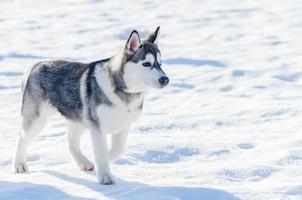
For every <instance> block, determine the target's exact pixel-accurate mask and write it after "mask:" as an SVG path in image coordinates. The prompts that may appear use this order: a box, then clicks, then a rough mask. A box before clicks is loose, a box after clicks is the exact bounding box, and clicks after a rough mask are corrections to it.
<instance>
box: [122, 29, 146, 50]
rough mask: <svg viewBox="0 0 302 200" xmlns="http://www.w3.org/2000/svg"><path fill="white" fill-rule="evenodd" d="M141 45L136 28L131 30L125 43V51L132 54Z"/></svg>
mask: <svg viewBox="0 0 302 200" xmlns="http://www.w3.org/2000/svg"><path fill="white" fill-rule="evenodd" d="M141 45H142V44H141V40H140V37H139V34H138V32H137V31H136V30H134V31H132V33H131V34H130V36H129V38H128V40H127V43H126V50H127V53H128V54H134V53H135V52H136V51H137V50H138V48H139V47H140V46H141Z"/></svg>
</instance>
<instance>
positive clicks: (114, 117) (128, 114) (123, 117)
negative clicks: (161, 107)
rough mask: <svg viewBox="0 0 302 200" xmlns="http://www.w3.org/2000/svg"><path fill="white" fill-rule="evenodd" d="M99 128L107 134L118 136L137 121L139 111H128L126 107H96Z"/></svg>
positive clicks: (137, 109)
mask: <svg viewBox="0 0 302 200" xmlns="http://www.w3.org/2000/svg"><path fill="white" fill-rule="evenodd" d="M97 114H98V118H99V120H100V128H101V130H102V131H104V132H106V133H107V134H118V133H120V132H121V131H123V130H124V129H126V128H128V127H129V126H130V125H131V124H132V123H134V122H135V121H137V120H138V118H139V116H140V114H141V109H139V108H136V109H133V110H131V109H129V108H128V107H127V106H125V105H124V106H116V105H113V106H108V105H100V106H98V107H97Z"/></svg>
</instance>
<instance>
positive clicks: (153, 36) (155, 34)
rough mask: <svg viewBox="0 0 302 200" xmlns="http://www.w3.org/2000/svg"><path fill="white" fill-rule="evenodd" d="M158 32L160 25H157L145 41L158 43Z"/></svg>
mask: <svg viewBox="0 0 302 200" xmlns="http://www.w3.org/2000/svg"><path fill="white" fill-rule="evenodd" d="M159 33H160V27H159V26H158V27H157V28H156V30H155V31H154V32H153V33H152V34H151V35H150V36H149V38H148V39H147V41H149V42H152V43H154V44H156V45H158V38H159Z"/></svg>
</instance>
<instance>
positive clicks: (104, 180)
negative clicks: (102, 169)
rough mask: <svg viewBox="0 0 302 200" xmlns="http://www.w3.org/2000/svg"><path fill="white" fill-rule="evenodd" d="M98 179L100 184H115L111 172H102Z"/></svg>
mask: <svg viewBox="0 0 302 200" xmlns="http://www.w3.org/2000/svg"><path fill="white" fill-rule="evenodd" d="M98 180H99V182H100V184H102V185H113V184H115V180H114V177H113V176H112V175H111V174H102V175H101V176H98Z"/></svg>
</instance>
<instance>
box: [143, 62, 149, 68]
mask: <svg viewBox="0 0 302 200" xmlns="http://www.w3.org/2000/svg"><path fill="white" fill-rule="evenodd" d="M143 65H144V67H151V63H150V62H144V63H143Z"/></svg>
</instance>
